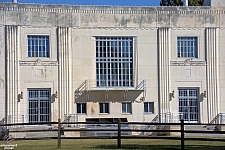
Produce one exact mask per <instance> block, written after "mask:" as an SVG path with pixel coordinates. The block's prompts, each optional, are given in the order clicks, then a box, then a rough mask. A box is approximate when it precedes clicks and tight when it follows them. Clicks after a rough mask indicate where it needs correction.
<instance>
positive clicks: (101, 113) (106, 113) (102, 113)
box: [99, 113, 109, 115]
mask: <svg viewBox="0 0 225 150" xmlns="http://www.w3.org/2000/svg"><path fill="white" fill-rule="evenodd" d="M108 114H109V113H99V115H108Z"/></svg>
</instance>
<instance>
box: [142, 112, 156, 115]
mask: <svg viewBox="0 0 225 150" xmlns="http://www.w3.org/2000/svg"><path fill="white" fill-rule="evenodd" d="M152 114H154V113H153V112H144V115H152Z"/></svg>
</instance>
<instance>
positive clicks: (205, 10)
mask: <svg viewBox="0 0 225 150" xmlns="http://www.w3.org/2000/svg"><path fill="white" fill-rule="evenodd" d="M224 10H225V8H224V7H220V8H217V7H213V8H212V7H111V6H108V7H104V6H102V7H100V6H66V5H60V6H59V5H38V4H11V3H0V14H1V16H2V17H0V58H1V59H0V98H1V99H0V108H3V109H0V119H1V118H3V117H4V116H5V109H4V108H5V107H4V106H5V100H6V101H7V103H8V104H7V115H19V114H23V115H25V121H28V100H27V90H28V89H31V88H47V89H50V90H51V120H52V121H56V120H57V119H58V118H62V119H63V116H64V114H76V103H75V96H74V95H75V94H74V92H75V90H76V89H77V88H78V87H79V86H80V85H81V84H82V83H83V82H84V81H85V80H92V81H94V80H96V45H95V37H96V36H108V37H111V36H117V37H120V36H129V37H134V58H133V60H134V80H135V81H137V82H140V81H141V80H144V79H145V80H146V83H147V87H146V89H147V90H146V97H145V102H154V114H145V113H144V106H143V102H141V103H138V102H135V100H133V101H132V114H129V115H124V114H122V113H121V111H122V110H121V103H120V102H117V100H115V102H110V108H109V109H110V113H109V114H107V115H106V114H99V105H98V103H96V102H88V103H87V114H86V115H79V121H85V118H99V117H105V118H111V117H114V118H118V117H126V118H128V120H129V121H148V122H150V121H151V120H152V119H153V118H154V117H155V116H156V115H157V114H159V113H167V112H172V113H177V112H178V93H177V90H178V88H182V87H190V88H191V87H194V88H198V89H199V104H200V106H199V115H200V116H199V117H200V118H199V119H200V120H199V121H200V122H204V123H206V122H210V121H211V120H212V119H213V118H214V117H215V116H216V115H217V114H218V113H220V112H225V109H224V108H223V104H224V103H225V101H224V98H225V94H224V93H225V86H224V84H225V77H224V74H225V70H224V69H223V68H225V66H224V65H225V64H224V58H225V53H224V50H223V48H224V46H225V43H224V39H225V38H224V35H225V33H224V26H225V14H224V12H225V11H224ZM5 33H6V34H5ZM27 35H49V39H50V58H39V59H38V58H32V57H28V56H27ZM185 36H194V37H197V39H198V58H193V59H187V58H178V57H177V37H185ZM12 37H14V38H12ZM5 41H6V42H5ZM5 43H6V46H5ZM5 53H6V54H7V55H6V56H7V57H6V56H5ZM5 58H6V60H5ZM5 62H6V64H5ZM6 68H7V70H5V69H6ZM5 79H6V81H5ZM6 85H7V86H6ZM9 91H10V92H9ZM11 91H12V92H11ZM56 91H57V93H58V98H55V93H56ZM172 91H175V96H174V98H172V99H171V96H170V93H171V92H172ZM204 91H206V92H207V96H206V98H204V97H203V96H202V93H204ZM21 92H23V93H24V94H23V95H24V96H23V99H18V96H19V94H20V93H21ZM131 95H132V94H131ZM5 96H6V97H5ZM141 96H142V95H140V96H139V97H138V98H137V99H136V100H139V99H140V97H141ZM93 99H95V100H96V99H99V102H102V101H104V98H102V97H101V96H100V94H99V96H96V97H95V98H93ZM115 99H116V98H115ZM1 115H2V116H1Z"/></svg>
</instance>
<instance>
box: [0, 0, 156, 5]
mask: <svg viewBox="0 0 225 150" xmlns="http://www.w3.org/2000/svg"><path fill="white" fill-rule="evenodd" d="M12 1H13V0H0V2H12ZM17 2H18V3H42V4H73V5H117V6H159V3H160V0H17Z"/></svg>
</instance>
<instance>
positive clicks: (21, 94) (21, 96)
mask: <svg viewBox="0 0 225 150" xmlns="http://www.w3.org/2000/svg"><path fill="white" fill-rule="evenodd" d="M20 99H23V92H22V91H21V93H20Z"/></svg>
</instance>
